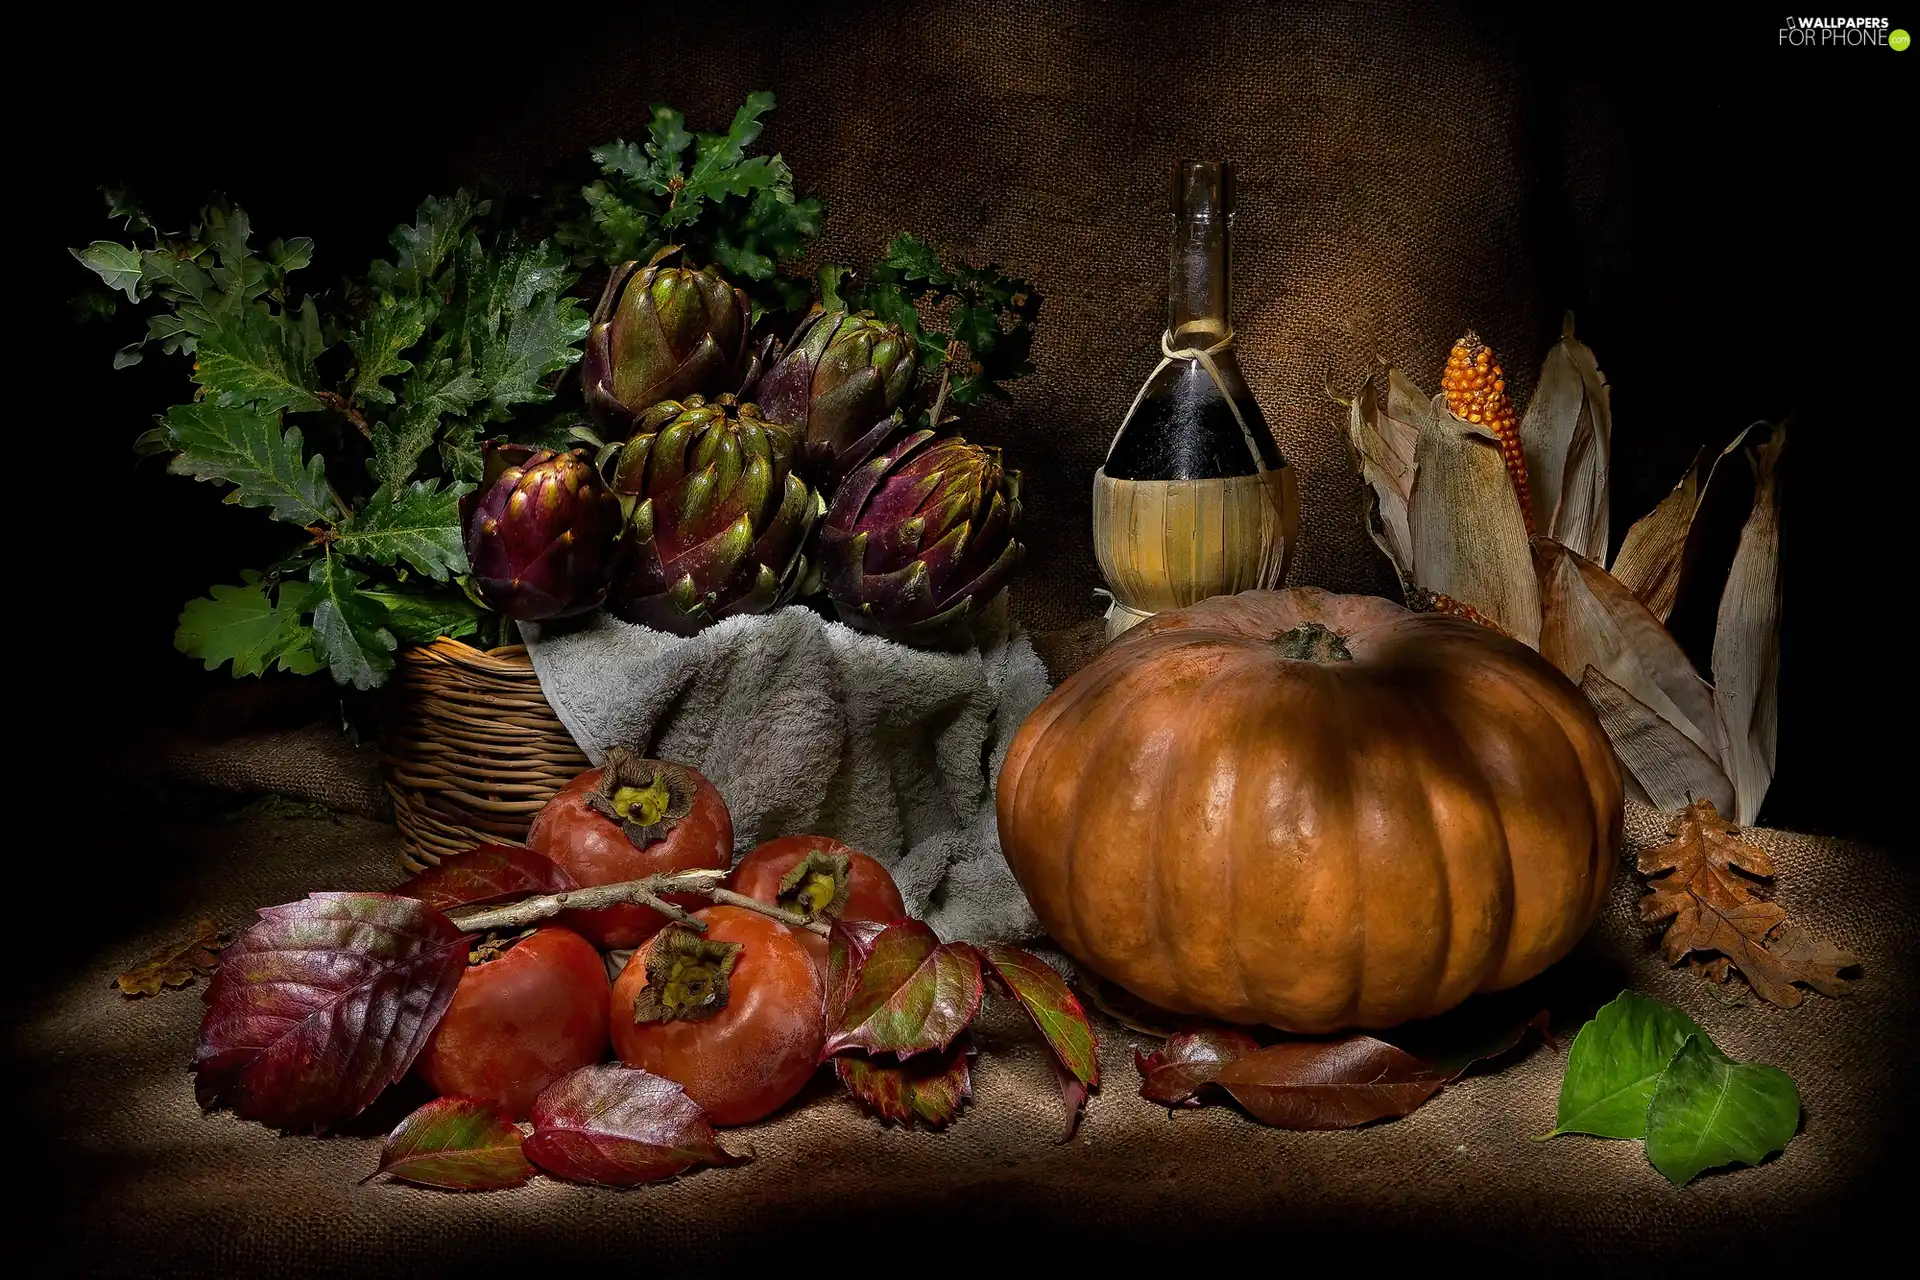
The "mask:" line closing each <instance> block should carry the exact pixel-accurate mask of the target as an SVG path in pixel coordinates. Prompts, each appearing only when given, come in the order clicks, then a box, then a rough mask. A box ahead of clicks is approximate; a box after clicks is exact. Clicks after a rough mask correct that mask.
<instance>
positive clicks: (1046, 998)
mask: <svg viewBox="0 0 1920 1280" xmlns="http://www.w3.org/2000/svg"><path fill="white" fill-rule="evenodd" d="M979 952H980V955H981V958H982V959H984V960H985V961H986V962H987V964H988V965H989V966H990V968H991V970H992V972H993V974H994V976H995V977H997V978H999V980H1000V981H1001V982H1002V983H1003V984H1004V985H1005V986H1006V988H1007V990H1008V991H1009V992H1010V993H1012V995H1013V998H1014V999H1015V1000H1018V1001H1019V1002H1020V1007H1021V1008H1022V1009H1025V1010H1026V1011H1027V1016H1028V1017H1029V1018H1031V1019H1033V1025H1034V1026H1036V1027H1038V1028H1039V1029H1040V1034H1041V1036H1042V1037H1044V1038H1045V1040H1046V1042H1047V1047H1048V1048H1049V1049H1051V1050H1053V1059H1054V1066H1055V1068H1056V1069H1057V1070H1058V1071H1059V1073H1060V1092H1061V1096H1062V1097H1063V1098H1064V1099H1065V1101H1066V1104H1067V1117H1068V1119H1067V1132H1066V1137H1064V1138H1062V1139H1061V1141H1062V1142H1064V1141H1066V1139H1067V1138H1071V1137H1072V1136H1073V1134H1074V1131H1075V1130H1076V1129H1078V1128H1079V1127H1080V1112H1081V1109H1082V1108H1083V1107H1085V1106H1086V1102H1087V1093H1088V1091H1089V1090H1092V1089H1098V1088H1099V1087H1100V1040H1099V1038H1098V1037H1097V1036H1095V1035H1094V1034H1093V1026H1092V1024H1090V1023H1089V1022H1088V1021H1087V1011H1086V1010H1085V1009H1083V1008H1081V1007H1080V1001H1079V999H1078V998H1077V997H1076V996H1075V995H1074V994H1073V992H1072V991H1070V990H1068V988H1067V983H1066V979H1064V978H1062V977H1061V976H1060V974H1059V972H1058V971H1057V970H1055V969H1054V967H1053V966H1052V965H1050V964H1048V963H1047V962H1046V961H1045V960H1042V959H1041V958H1040V957H1039V956H1036V955H1034V954H1033V953H1032V952H1029V951H1022V950H1021V949H1020V948H1019V947H1010V946H1008V945H1007V944H1006V943H1004V942H989V943H986V944H985V945H984V946H981V947H980V948H979Z"/></svg>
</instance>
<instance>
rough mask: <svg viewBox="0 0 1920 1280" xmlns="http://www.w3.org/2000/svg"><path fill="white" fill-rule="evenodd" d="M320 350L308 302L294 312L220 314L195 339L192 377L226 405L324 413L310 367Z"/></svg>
mask: <svg viewBox="0 0 1920 1280" xmlns="http://www.w3.org/2000/svg"><path fill="white" fill-rule="evenodd" d="M326 346H327V344H326V340H325V338H324V337H322V336H321V333H320V316H319V313H318V312H317V311H316V310H315V308H314V305H313V299H311V298H308V299H307V300H306V302H305V303H304V304H303V305H302V306H301V307H300V309H299V310H298V311H280V312H274V311H271V310H269V309H268V308H267V307H265V306H260V305H253V306H246V307H241V308H239V309H237V310H230V311H222V312H220V313H219V314H217V315H216V317H215V320H214V324H213V326H212V327H211V328H210V329H207V330H206V331H204V332H202V333H201V334H200V335H199V339H198V342H197V344H196V351H195V360H194V373H193V377H194V381H195V382H198V383H199V384H200V385H201V386H203V387H205V388H206V389H207V392H208V393H209V394H210V395H213V396H216V397H218V398H219V399H220V400H222V401H224V402H225V403H228V404H257V405H260V406H262V407H263V408H269V409H290V410H293V411H294V412H297V413H312V412H315V411H317V410H319V409H321V408H324V407H325V406H324V404H323V403H322V401H321V400H320V397H319V395H318V390H319V388H318V385H317V383H316V380H315V377H314V371H313V364H314V361H316V360H318V359H319V358H320V355H321V353H322V352H323V351H325V350H326Z"/></svg>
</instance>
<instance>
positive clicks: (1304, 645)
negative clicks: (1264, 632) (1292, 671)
mask: <svg viewBox="0 0 1920 1280" xmlns="http://www.w3.org/2000/svg"><path fill="white" fill-rule="evenodd" d="M1273 643H1274V647H1275V648H1277V649H1279V650H1280V656H1281V657H1283V658H1297V659H1299V660H1300V661H1302V662H1352V661H1353V654H1352V652H1351V651H1350V650H1349V649H1348V648H1347V642H1346V641H1344V640H1342V639H1341V638H1340V636H1339V634H1338V633H1337V632H1335V631H1334V630H1333V629H1332V628H1330V627H1323V626H1321V625H1320V624H1319V623H1317V622H1303V623H1301V624H1300V625H1299V626H1297V627H1293V628H1291V629H1290V630H1287V631H1282V632H1281V633H1280V634H1279V635H1277V636H1275V637H1274V638H1273Z"/></svg>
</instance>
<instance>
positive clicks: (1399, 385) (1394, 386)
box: [1347, 369, 1433, 578]
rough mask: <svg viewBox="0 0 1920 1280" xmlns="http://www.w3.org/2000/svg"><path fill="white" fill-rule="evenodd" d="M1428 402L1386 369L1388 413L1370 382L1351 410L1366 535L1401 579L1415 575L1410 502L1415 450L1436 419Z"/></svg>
mask: <svg viewBox="0 0 1920 1280" xmlns="http://www.w3.org/2000/svg"><path fill="white" fill-rule="evenodd" d="M1432 413H1433V409H1432V406H1431V405H1430V404H1429V403H1428V400H1427V397H1426V396H1425V395H1424V394H1422V392H1421V391H1420V389H1419V388H1418V387H1416V386H1414V385H1413V383H1412V382H1410V381H1409V380H1408V379H1407V377H1406V375H1404V374H1402V373H1401V372H1400V371H1399V370H1398V369H1389V370H1387V405H1386V411H1385V412H1384V413H1383V412H1381V410H1380V404H1379V394H1378V392H1376V391H1375V389H1374V384H1373V381H1372V380H1371V379H1369V380H1368V381H1367V383H1366V384H1365V385H1364V386H1362V387H1361V388H1360V391H1359V393H1358V394H1357V395H1355V396H1354V398H1353V401H1352V403H1351V404H1350V405H1348V407H1347V436H1348V439H1349V441H1350V442H1351V443H1352V445H1353V451H1354V455H1355V456H1356V457H1357V458H1358V459H1359V463H1360V475H1361V477H1362V478H1363V479H1364V480H1365V481H1366V482H1367V491H1368V493H1369V495H1370V496H1369V499H1368V502H1367V532H1368V533H1369V534H1371V535H1372V537H1373V540H1374V542H1375V543H1376V544H1378V545H1379V547H1380V550H1382V551H1384V552H1385V553H1386V556H1387V559H1389V560H1391V561H1392V562H1393V567H1394V568H1395V569H1398V570H1399V571H1400V576H1401V577H1402V578H1407V577H1411V576H1412V574H1413V539H1412V536H1411V534H1410V533H1409V532H1408V529H1407V499H1408V497H1409V496H1410V495H1411V494H1412V492H1413V473H1414V457H1415V451H1416V449H1417V447H1418V445H1419V440H1420V429H1421V426H1422V424H1423V423H1424V422H1425V421H1426V419H1428V418H1429V417H1431V416H1432Z"/></svg>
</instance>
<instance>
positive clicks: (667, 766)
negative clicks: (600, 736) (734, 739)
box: [587, 747, 695, 849]
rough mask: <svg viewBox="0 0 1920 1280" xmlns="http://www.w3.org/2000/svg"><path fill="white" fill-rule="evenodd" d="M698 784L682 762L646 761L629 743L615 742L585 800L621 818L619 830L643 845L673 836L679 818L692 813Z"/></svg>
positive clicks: (604, 813)
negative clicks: (621, 744) (629, 747)
mask: <svg viewBox="0 0 1920 1280" xmlns="http://www.w3.org/2000/svg"><path fill="white" fill-rule="evenodd" d="M694 786H695V784H694V779H693V775H692V773H690V772H689V771H688V770H687V769H686V768H684V767H683V766H681V765H677V764H673V763H672V762H670V761H666V760H648V759H645V758H643V757H642V756H640V754H639V753H637V752H635V751H632V750H630V749H628V748H626V747H615V748H613V749H612V750H611V751H609V752H607V759H606V763H605V764H603V765H602V766H601V767H600V781H599V782H598V783H596V784H595V786H594V788H593V790H592V791H591V792H590V793H588V795H587V805H588V807H589V808H591V809H592V810H593V811H594V812H595V813H597V814H599V815H600V816H601V817H603V818H607V819H609V820H610V821H613V822H617V823H619V824H620V832H621V834H622V835H624V836H626V838H627V839H628V840H629V841H630V842H631V843H632V844H633V846H634V848H636V849H644V848H646V847H647V846H648V845H650V844H656V843H658V842H659V841H662V840H665V839H666V838H667V837H668V836H670V835H672V834H673V829H674V827H675V826H677V825H678V824H679V822H680V820H681V819H682V818H684V817H686V816H687V815H688V814H689V813H692V812H693V793H694Z"/></svg>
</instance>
